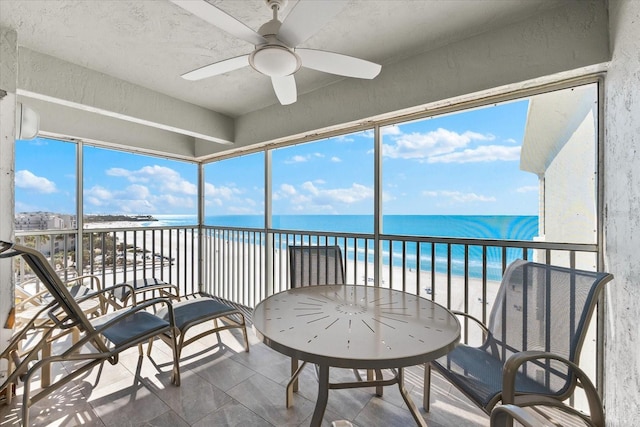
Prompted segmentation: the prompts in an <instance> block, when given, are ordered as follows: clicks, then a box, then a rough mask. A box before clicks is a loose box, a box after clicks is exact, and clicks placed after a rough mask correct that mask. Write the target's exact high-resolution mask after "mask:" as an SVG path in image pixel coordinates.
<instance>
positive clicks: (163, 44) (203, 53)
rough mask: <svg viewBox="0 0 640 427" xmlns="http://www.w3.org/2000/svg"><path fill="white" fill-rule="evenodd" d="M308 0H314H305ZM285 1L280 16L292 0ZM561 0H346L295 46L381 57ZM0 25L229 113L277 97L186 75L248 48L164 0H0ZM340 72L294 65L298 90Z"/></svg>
mask: <svg viewBox="0 0 640 427" xmlns="http://www.w3.org/2000/svg"><path fill="white" fill-rule="evenodd" d="M306 1H314V0H306ZM210 2H211V3H213V4H215V5H216V6H218V7H219V8H220V9H223V10H225V11H226V12H227V13H229V14H230V15H232V16H234V17H236V18H237V19H239V20H240V21H242V22H244V23H245V24H246V25H248V26H249V27H251V28H253V29H255V30H257V29H258V28H259V27H260V25H262V24H263V23H264V22H266V21H268V20H269V19H270V18H271V11H270V10H269V9H268V7H267V5H266V4H265V2H264V0H211V1H210ZM295 3H296V0H290V1H289V2H288V5H287V7H286V9H285V10H284V11H283V13H282V16H281V17H284V18H286V14H287V13H288V11H289V10H291V8H292V7H293V6H294V5H295ZM560 3H561V0H557V1H556V0H553V1H550V0H414V1H400V0H387V1H374V0H352V1H350V2H349V4H348V6H347V7H346V8H345V9H343V10H342V12H341V13H340V14H339V15H338V16H336V17H335V18H334V19H333V20H332V21H331V22H329V23H328V24H327V25H326V26H325V27H324V28H323V29H322V30H321V31H320V32H318V33H317V34H316V35H315V36H313V37H311V38H310V39H308V40H307V41H306V42H305V43H304V44H303V45H302V46H301V47H308V48H314V49H323V50H329V51H334V52H339V53H343V54H348V55H353V56H356V57H360V58H363V59H367V60H370V61H374V62H378V63H381V64H382V65H383V71H384V66H385V65H389V64H392V63H394V62H397V61H399V60H401V59H405V58H408V57H411V56H413V55H415V54H416V53H419V52H424V51H427V50H430V49H434V48H437V47H441V46H443V45H446V44H449V43H452V42H454V41H457V40H461V39H465V38H468V37H471V36H473V35H476V34H479V33H482V32H485V31H490V30H494V29H496V28H499V27H502V26H505V25H507V24H510V23H513V22H515V21H518V20H522V19H525V18H526V17H527V16H530V15H533V14H536V13H539V12H540V11H541V10H543V9H550V8H553V7H556V6H558V4H560ZM0 25H1V26H3V27H7V28H10V29H15V30H16V31H17V33H18V44H19V45H20V46H23V47H26V48H29V49H31V50H34V51H37V52H40V53H44V54H47V55H50V56H53V57H57V58H60V59H62V60H64V61H67V62H71V63H74V64H77V65H80V66H83V67H86V68H89V69H92V70H94V71H98V72H100V73H104V74H107V75H110V76H113V77H116V78H118V79H121V80H124V81H127V82H130V83H133V84H136V85H140V86H142V87H145V88H148V89H151V90H153V91H157V92H160V93H163V94H166V95H169V96H171V97H174V98H177V99H180V100H183V101H186V102H189V103H192V104H195V105H198V106H201V107H204V108H207V109H210V110H213V111H217V112H220V113H223V114H226V115H229V116H232V117H238V116H242V115H244V114H246V113H249V112H252V111H255V110H260V109H262V108H265V107H268V106H270V105H272V104H276V103H277V99H276V97H275V95H274V93H273V89H272V87H271V84H270V81H269V78H268V77H266V76H263V75H261V74H259V73H257V72H256V71H254V70H253V69H251V68H249V67H246V68H243V69H240V70H236V71H233V72H230V73H227V74H224V75H220V76H216V77H212V78H209V79H205V80H201V81H196V82H190V81H186V80H184V79H182V78H181V77H180V75H181V74H183V73H184V72H186V71H190V70H192V69H194V68H197V67H200V66H203V65H207V64H210V63H213V62H216V61H220V60H223V59H227V58H231V57H234V56H238V55H242V54H246V53H249V52H251V50H252V48H253V47H252V46H251V45H249V44H248V43H246V42H244V41H242V40H239V39H236V38H234V37H232V36H230V35H228V34H226V33H224V32H223V31H221V30H219V29H217V28H216V27H214V26H212V25H211V24H208V23H207V22H205V21H203V20H201V19H200V18H198V17H196V16H192V15H190V14H189V13H188V12H186V11H184V10H183V9H181V8H180V7H178V6H176V5H174V4H173V3H170V2H169V1H165V0H153V1H151V0H148V1H124V0H117V1H116V0H106V1H105V0H97V1H89V0H83V1H78V0H22V1H19V0H1V1H0ZM341 79H342V77H338V76H333V75H330V74H324V73H321V72H317V71H313V70H308V69H304V68H303V69H301V70H300V71H299V72H298V73H296V80H297V86H298V93H299V94H304V93H308V92H312V91H314V90H317V89H319V88H321V87H323V86H326V85H329V84H331V83H334V82H336V81H338V80H341Z"/></svg>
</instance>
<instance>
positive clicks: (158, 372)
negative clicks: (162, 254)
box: [0, 331, 489, 427]
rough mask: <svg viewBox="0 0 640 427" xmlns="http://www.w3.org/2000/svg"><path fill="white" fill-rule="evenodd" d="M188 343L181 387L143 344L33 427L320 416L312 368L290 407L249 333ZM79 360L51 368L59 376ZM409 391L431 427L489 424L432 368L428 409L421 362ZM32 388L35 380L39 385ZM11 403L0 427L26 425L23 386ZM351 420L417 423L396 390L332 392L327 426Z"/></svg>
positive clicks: (270, 359)
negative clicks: (141, 350)
mask: <svg viewBox="0 0 640 427" xmlns="http://www.w3.org/2000/svg"><path fill="white" fill-rule="evenodd" d="M220 335H221V343H219V342H218V340H217V338H216V336H215V335H212V336H208V337H205V338H203V339H201V340H200V341H198V342H196V343H194V344H192V345H191V346H188V347H186V348H185V349H184V352H183V356H182V360H181V371H182V376H181V377H182V384H181V386H180V387H175V386H173V385H172V384H171V383H170V377H171V358H170V356H169V352H168V350H169V349H168V347H167V346H165V345H164V344H162V343H157V344H154V347H153V352H152V356H151V357H150V358H149V357H146V356H145V357H143V358H139V357H138V352H137V349H136V348H133V349H130V350H129V351H127V352H125V353H123V354H122V355H121V357H120V362H119V363H118V364H117V365H110V364H108V363H106V364H104V365H103V367H102V368H101V369H99V368H95V369H94V370H93V371H90V372H89V373H86V374H85V375H84V376H82V377H79V378H77V379H75V380H74V381H72V382H70V383H68V384H66V385H64V386H62V387H60V388H59V389H57V390H56V391H55V392H54V393H52V394H50V395H49V396H47V397H46V398H44V399H42V400H40V401H39V402H37V403H36V404H35V405H34V406H32V407H31V410H30V417H31V422H30V424H31V425H33V426H65V427H70V426H75V425H88V426H118V427H123V426H159V427H163V426H167V427H169V426H171V427H182V426H193V427H204V426H251V427H253V426H257V427H259V426H267V427H268V426H307V425H309V422H310V420H311V415H312V413H313V409H314V404H315V397H316V393H317V383H316V380H315V373H314V370H313V369H312V367H309V366H308V367H307V368H306V369H305V370H304V371H303V373H302V374H301V377H300V391H299V392H298V393H297V395H296V396H295V397H294V406H293V407H292V408H289V409H287V408H285V385H286V383H287V381H288V377H289V366H290V365H289V359H288V358H287V357H285V356H283V355H281V354H279V353H277V352H275V351H273V350H271V349H270V348H268V347H266V346H265V345H264V344H262V343H260V342H259V340H258V339H257V338H256V336H255V335H254V333H253V332H252V331H250V332H249V337H250V352H248V353H246V352H244V350H243V348H242V344H241V339H240V334H239V333H236V331H233V332H230V331H225V332H223V333H221V334H220ZM72 369H73V365H72V364H71V363H69V362H65V363H63V364H59V365H57V366H54V369H53V375H54V376H55V377H56V378H60V377H61V376H63V375H65V374H66V373H67V372H69V370H72ZM405 372H406V374H405V377H406V383H405V385H406V387H407V389H408V391H409V392H410V395H411V397H412V398H413V399H414V402H416V405H417V406H418V407H419V408H420V409H421V412H422V414H423V416H424V418H425V419H426V421H427V423H428V425H429V426H431V427H445V426H446V427H449V426H456V427H466V426H469V427H473V426H488V424H489V419H488V417H487V416H486V415H485V414H484V413H483V412H482V411H480V410H478V409H477V408H475V407H474V406H472V405H471V404H470V403H469V402H468V401H467V400H466V399H465V398H464V397H462V396H461V395H460V394H459V393H458V392H457V391H455V390H454V389H452V387H451V386H450V385H449V384H448V383H446V382H445V381H444V380H442V379H441V378H440V377H438V376H437V374H434V378H433V384H432V397H431V399H432V400H431V401H432V404H431V412H430V413H428V414H427V413H425V412H424V410H422V403H421V402H422V374H423V370H422V367H413V368H410V369H408V370H406V371H405ZM331 375H332V379H333V380H340V378H343V377H344V379H345V380H353V373H352V372H351V371H348V370H341V369H335V370H332V373H331ZM33 387H34V390H35V389H36V388H37V381H36V382H34V385H33ZM17 394H18V396H17V397H16V399H14V401H13V402H12V404H11V405H4V404H0V427H7V426H18V425H21V419H20V408H21V395H22V393H21V388H19V389H18V390H17ZM339 419H346V420H349V421H351V422H353V424H354V425H355V426H358V427H376V426H381V427H383V426H384V427H389V426H413V425H415V422H414V421H413V418H412V417H411V414H410V413H409V411H408V410H407V408H406V405H405V404H404V401H403V400H402V397H401V396H400V393H399V392H398V389H397V387H396V386H389V387H385V389H384V395H383V396H382V397H376V396H375V393H374V390H373V388H364V389H351V390H331V391H330V392H329V403H328V405H327V410H326V412H325V416H324V421H323V425H326V426H330V425H331V421H333V420H339Z"/></svg>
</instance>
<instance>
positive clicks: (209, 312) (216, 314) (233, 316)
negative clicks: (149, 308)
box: [147, 280, 249, 358]
mask: <svg viewBox="0 0 640 427" xmlns="http://www.w3.org/2000/svg"><path fill="white" fill-rule="evenodd" d="M155 282H156V283H157V282H158V281H157V280H156V281H155ZM167 295H169V296H170V298H171V299H175V298H176V296H175V294H172V293H167ZM171 311H173V316H174V318H175V322H176V327H177V331H176V332H177V333H176V335H177V337H178V341H177V346H178V347H177V351H178V358H180V356H181V354H182V349H183V348H184V347H186V346H187V345H189V344H191V343H194V342H196V341H198V340H199V339H200V338H202V337H205V336H207V335H211V334H219V333H220V332H222V331H224V330H227V329H240V330H241V332H242V338H243V344H244V350H245V351H246V352H248V351H249V340H248V337H247V324H246V319H245V317H244V314H243V313H242V311H240V310H239V309H237V308H234V307H232V306H230V305H227V304H223V303H222V302H220V301H217V300H216V299H214V298H211V297H209V296H206V295H200V294H191V295H188V296H186V297H182V298H180V301H178V302H173V304H172V309H170V308H169V307H163V308H160V309H159V310H158V312H157V313H156V314H157V315H158V316H159V317H160V318H162V319H165V320H168V318H169V316H170V314H171ZM208 321H212V322H213V327H210V328H204V329H202V330H201V331H200V332H199V333H197V334H196V335H194V336H189V334H188V332H189V329H191V328H192V327H194V326H198V325H201V324H203V323H205V322H208ZM218 321H222V324H220V323H218ZM159 337H160V338H161V339H162V340H164V341H167V342H169V341H170V340H171V339H173V334H170V333H165V334H162V335H160V336H159ZM187 337H189V338H187ZM152 341H153V340H150V341H149V347H148V348H147V354H148V355H149V356H150V355H151V348H152ZM218 341H220V335H218Z"/></svg>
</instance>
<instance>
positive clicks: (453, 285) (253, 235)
mask: <svg viewBox="0 0 640 427" xmlns="http://www.w3.org/2000/svg"><path fill="white" fill-rule="evenodd" d="M76 239H77V232H76V231H73V230H72V231H59V230H56V231H46V232H44V231H43V232H38V234H35V233H33V232H28V233H27V232H17V233H16V241H17V242H18V243H21V244H25V245H27V246H30V247H35V248H36V249H38V250H40V251H41V252H43V253H44V254H45V255H46V256H48V257H49V260H50V262H51V263H52V265H54V267H56V268H57V269H58V270H59V271H60V272H61V274H62V275H66V274H69V273H68V272H69V271H71V270H73V269H74V268H75V269H77V270H78V273H79V274H94V275H97V276H99V277H100V278H101V282H102V283H103V286H111V285H115V284H117V283H122V282H126V281H132V280H137V279H141V278H150V277H156V278H159V279H162V280H164V281H166V282H170V283H173V284H174V285H177V286H178V287H179V289H180V293H181V294H182V295H185V294H189V293H192V292H198V291H202V292H205V293H208V294H212V295H215V296H217V297H219V298H222V299H225V300H228V301H231V302H233V303H236V304H240V305H243V306H246V307H249V308H253V307H255V306H256V305H257V304H258V303H259V302H260V301H261V300H262V299H264V298H265V297H267V296H269V295H271V294H273V293H276V292H279V291H282V290H285V289H287V288H288V287H289V269H288V255H287V247H288V246H289V245H293V244H295V245H339V246H340V247H341V249H342V253H343V257H344V260H343V261H344V262H343V263H344V265H345V273H346V281H347V283H352V284H361V285H366V286H381V287H388V288H393V289H401V290H403V291H405V292H409V293H412V294H415V295H419V296H422V297H425V298H428V299H431V300H433V301H435V302H437V303H439V304H441V305H443V306H445V307H447V308H449V309H453V310H459V311H462V312H465V313H469V314H471V315H473V316H474V317H477V318H478V319H481V320H482V321H485V322H486V320H487V318H488V315H489V313H490V310H491V303H492V301H493V300H494V297H495V294H496V292H497V289H498V286H499V282H500V279H501V277H502V273H503V271H504V269H505V268H506V266H507V265H508V264H509V263H510V262H512V261H513V260H514V259H516V258H522V259H529V260H533V261H538V262H546V263H549V264H556V265H564V266H570V267H576V268H582V269H587V270H589V269H591V270H595V269H596V266H597V259H598V252H597V249H598V248H597V246H596V245H589V244H569V243H550V242H539V241H516V240H483V239H464V238H444V237H423V236H420V237H417V236H398V235H384V234H381V235H378V236H376V235H373V234H354V233H330V232H310V231H296V230H274V229H250V228H232V227H212V226H204V227H201V228H199V227H198V226H187V227H134V228H119V229H89V230H83V232H82V244H81V245H78V244H77V243H78V242H77V241H76ZM77 250H79V252H78V253H76V251H77ZM80 253H81V254H82V256H79V254H80ZM14 268H15V272H16V282H20V281H23V280H26V279H29V270H28V267H27V266H26V265H24V264H18V265H15V266H14ZM595 322H597V319H594V324H595ZM464 326H466V325H463V329H464V335H463V340H464V341H465V342H472V343H474V342H475V340H476V339H477V338H476V337H475V336H474V337H471V336H470V333H469V332H468V330H467V328H466V327H464ZM599 348H601V347H600V344H599V338H597V337H596V328H595V327H592V332H591V339H588V340H586V342H585V346H584V348H583V353H582V354H583V359H582V360H583V363H581V364H582V365H585V366H586V370H587V371H588V372H591V373H592V374H593V375H594V378H595V370H596V366H597V353H598V349H599Z"/></svg>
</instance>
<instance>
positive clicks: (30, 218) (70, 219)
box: [14, 211, 157, 231]
mask: <svg viewBox="0 0 640 427" xmlns="http://www.w3.org/2000/svg"><path fill="white" fill-rule="evenodd" d="M84 221H85V222H115V221H145V222H147V221H157V219H156V218H154V217H153V216H152V215H85V217H84ZM14 225H15V229H16V230H20V231H31V230H68V229H76V228H77V226H78V221H77V220H76V216H75V215H69V214H61V213H54V212H42V211H38V212H19V213H17V214H16V215H15V218H14Z"/></svg>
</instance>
